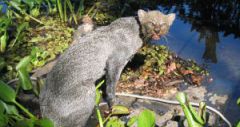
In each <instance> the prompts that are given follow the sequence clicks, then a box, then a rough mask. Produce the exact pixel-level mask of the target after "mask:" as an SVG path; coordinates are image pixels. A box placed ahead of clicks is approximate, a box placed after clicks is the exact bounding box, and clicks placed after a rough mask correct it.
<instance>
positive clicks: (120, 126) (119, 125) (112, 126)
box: [106, 117, 124, 127]
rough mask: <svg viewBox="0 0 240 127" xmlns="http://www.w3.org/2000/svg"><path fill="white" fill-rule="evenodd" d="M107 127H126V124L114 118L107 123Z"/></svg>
mask: <svg viewBox="0 0 240 127" xmlns="http://www.w3.org/2000/svg"><path fill="white" fill-rule="evenodd" d="M106 127H124V123H123V122H122V121H121V120H120V119H119V118H117V117H112V118H110V120H109V121H108V122H107V125H106Z"/></svg>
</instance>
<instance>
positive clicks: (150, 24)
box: [138, 10, 175, 40]
mask: <svg viewBox="0 0 240 127" xmlns="http://www.w3.org/2000/svg"><path fill="white" fill-rule="evenodd" d="M138 16H139V20H140V23H141V25H142V33H143V35H144V36H145V37H147V38H149V39H153V40H159V39H160V38H161V37H162V36H164V35H166V34H167V33H168V31H169V28H170V26H171V25H172V23H173V21H174V19H175V14H173V13H172V14H168V15H165V14H163V13H161V12H160V11H149V12H147V11H144V10H139V11H138Z"/></svg>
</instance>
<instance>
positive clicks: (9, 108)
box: [0, 100, 20, 116]
mask: <svg viewBox="0 0 240 127" xmlns="http://www.w3.org/2000/svg"><path fill="white" fill-rule="evenodd" d="M0 107H3V108H4V111H6V113H7V114H9V115H16V116H20V115H19V113H18V110H17V108H16V106H14V105H10V104H6V103H5V102H3V101H1V100H0Z"/></svg>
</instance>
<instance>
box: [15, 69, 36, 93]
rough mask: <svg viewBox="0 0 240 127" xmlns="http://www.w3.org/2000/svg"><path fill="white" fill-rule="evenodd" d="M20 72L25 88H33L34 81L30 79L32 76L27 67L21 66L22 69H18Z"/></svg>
mask: <svg viewBox="0 0 240 127" xmlns="http://www.w3.org/2000/svg"><path fill="white" fill-rule="evenodd" d="M18 74H19V80H20V84H21V87H22V88H23V90H31V89H32V88H33V86H32V81H31V79H30V76H29V74H28V72H27V68H20V70H18Z"/></svg>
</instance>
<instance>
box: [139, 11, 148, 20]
mask: <svg viewBox="0 0 240 127" xmlns="http://www.w3.org/2000/svg"><path fill="white" fill-rule="evenodd" d="M146 14H147V12H146V11H144V10H142V9H139V10H138V19H139V21H140V22H141V23H143V22H144V18H145V16H146Z"/></svg>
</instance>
